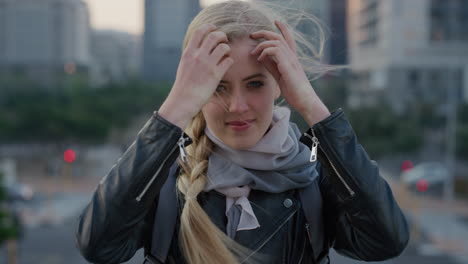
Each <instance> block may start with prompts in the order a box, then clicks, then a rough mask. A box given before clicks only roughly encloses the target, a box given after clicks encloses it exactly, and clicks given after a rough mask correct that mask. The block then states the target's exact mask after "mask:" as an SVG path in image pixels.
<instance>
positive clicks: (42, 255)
mask: <svg viewBox="0 0 468 264" xmlns="http://www.w3.org/2000/svg"><path fill="white" fill-rule="evenodd" d="M74 228H75V223H74V221H70V220H69V221H66V222H65V223H63V224H61V225H56V226H41V227H35V228H32V229H28V230H27V231H26V233H25V236H24V239H23V241H21V243H20V256H19V263H20V264H63V263H67V264H85V263H88V262H86V261H85V260H84V259H83V258H82V257H81V255H80V253H79V251H78V250H77V249H76V247H75V243H74ZM330 258H331V263H334V264H358V263H364V262H360V261H355V260H351V259H348V258H345V257H342V256H339V255H338V254H336V253H335V252H332V254H331V255H330ZM142 262H143V257H142V251H139V252H137V254H136V255H135V257H134V258H133V259H132V260H131V261H129V262H127V264H137V263H138V264H140V263H142ZM3 263H6V256H5V249H4V248H2V251H1V257H0V264H3ZM371 263H383V264H397V263H398V264H414V263H424V264H461V262H455V261H454V260H453V259H451V258H449V257H447V256H446V255H443V254H441V255H436V256H422V255H421V253H418V252H417V250H416V249H415V247H414V246H411V247H409V248H407V250H406V251H405V252H404V253H403V255H402V256H400V257H398V258H396V259H393V260H389V261H385V262H371Z"/></svg>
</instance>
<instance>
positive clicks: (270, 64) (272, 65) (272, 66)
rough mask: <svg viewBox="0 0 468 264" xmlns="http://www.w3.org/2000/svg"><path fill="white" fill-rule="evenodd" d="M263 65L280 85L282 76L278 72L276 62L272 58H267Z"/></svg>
mask: <svg viewBox="0 0 468 264" xmlns="http://www.w3.org/2000/svg"><path fill="white" fill-rule="evenodd" d="M261 63H262V64H263V66H264V67H265V68H266V69H267V70H268V71H269V72H270V73H271V75H272V76H273V78H275V80H276V82H277V83H279V81H280V76H281V74H280V72H279V70H278V67H277V65H276V62H275V61H274V60H273V59H272V58H270V57H266V58H265V59H264V60H262V61H261Z"/></svg>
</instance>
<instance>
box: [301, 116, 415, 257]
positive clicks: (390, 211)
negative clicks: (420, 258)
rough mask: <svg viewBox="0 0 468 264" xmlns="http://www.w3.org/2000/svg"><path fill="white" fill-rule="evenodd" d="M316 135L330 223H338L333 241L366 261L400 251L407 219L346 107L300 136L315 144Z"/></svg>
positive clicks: (406, 237)
mask: <svg viewBox="0 0 468 264" xmlns="http://www.w3.org/2000/svg"><path fill="white" fill-rule="evenodd" d="M313 137H315V138H316V139H317V140H318V155H317V156H318V160H319V162H320V163H321V165H322V168H323V174H324V175H322V178H323V179H322V181H321V185H320V186H321V191H322V194H323V197H324V200H325V201H324V202H325V203H326V204H327V210H326V212H327V214H329V215H328V216H330V214H331V215H333V216H332V217H329V218H328V219H326V220H329V222H327V223H326V224H327V225H330V224H332V225H335V226H334V227H332V228H333V229H334V234H333V236H334V237H333V238H332V240H331V245H330V246H333V247H334V249H335V250H336V251H337V252H338V253H340V254H343V255H346V256H349V257H351V258H354V259H359V260H365V261H379V260H384V259H388V258H392V257H396V256H398V255H399V254H401V252H402V251H403V250H404V249H405V247H406V245H407V243H408V240H409V231H408V225H407V222H406V219H405V217H404V215H403V213H402V211H401V209H400V207H399V206H398V204H397V203H396V201H395V199H394V197H393V194H392V191H391V189H390V187H389V185H388V183H387V182H386V181H385V180H384V179H383V178H382V177H381V176H380V174H379V168H378V166H377V163H376V162H375V161H373V160H371V159H370V158H369V156H368V155H367V153H366V151H365V150H364V148H363V147H362V146H361V145H360V144H359V142H358V140H357V137H356V135H355V133H354V131H353V129H352V127H351V125H350V123H349V122H348V120H347V118H346V117H345V115H344V113H343V111H342V110H341V109H340V110H337V111H335V112H334V113H332V115H331V116H329V117H328V118H326V119H325V120H323V121H321V122H319V123H317V124H316V125H314V126H313V128H312V129H309V130H308V131H307V132H306V133H305V136H304V137H303V138H302V139H301V140H302V141H303V142H304V143H305V144H307V145H309V146H312V138H313ZM330 221H331V222H332V223H330Z"/></svg>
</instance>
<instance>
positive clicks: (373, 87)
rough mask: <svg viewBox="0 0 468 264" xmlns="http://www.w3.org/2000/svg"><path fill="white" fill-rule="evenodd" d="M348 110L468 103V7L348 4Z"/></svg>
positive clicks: (436, 1)
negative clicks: (451, 99) (450, 92)
mask: <svg viewBox="0 0 468 264" xmlns="http://www.w3.org/2000/svg"><path fill="white" fill-rule="evenodd" d="M348 7H349V8H348V14H349V16H348V19H349V35H348V36H349V40H348V43H349V50H350V53H349V54H350V64H351V68H352V71H353V75H354V78H353V82H352V85H351V91H350V92H351V93H350V98H349V99H350V101H349V103H350V105H351V106H355V107H359V106H362V105H373V104H377V103H379V102H378V101H377V99H378V98H385V100H387V101H388V102H389V103H390V104H391V106H392V107H393V108H394V110H396V111H399V112H402V111H405V110H407V108H408V107H409V106H411V105H412V104H413V103H414V102H415V100H419V101H422V102H427V103H437V104H440V103H444V101H446V98H447V89H452V88H453V89H456V93H457V98H458V99H459V100H460V101H461V100H463V101H465V102H467V101H468V19H466V18H467V17H468V1H465V0H450V1H447V0H418V1H403V0H385V1H383V0H349V4H348Z"/></svg>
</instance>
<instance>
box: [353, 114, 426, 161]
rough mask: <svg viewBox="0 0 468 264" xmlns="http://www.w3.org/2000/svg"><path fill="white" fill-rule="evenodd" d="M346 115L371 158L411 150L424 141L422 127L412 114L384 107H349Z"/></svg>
mask: <svg viewBox="0 0 468 264" xmlns="http://www.w3.org/2000/svg"><path fill="white" fill-rule="evenodd" d="M347 116H348V118H349V120H350V122H351V124H352V125H353V128H354V130H355V132H356V134H357V135H358V137H359V141H360V142H361V144H362V145H363V146H364V147H365V149H366V150H367V152H369V153H370V154H371V156H373V157H379V156H383V155H385V154H388V153H408V152H414V151H417V150H418V149H419V148H420V147H421V146H422V144H423V137H422V136H421V135H422V127H421V125H420V123H419V122H418V120H417V119H416V118H415V116H409V115H407V116H398V115H397V114H395V113H393V112H392V111H391V110H390V109H389V108H388V107H386V106H376V107H366V108H360V109H357V110H348V111H347Z"/></svg>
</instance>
